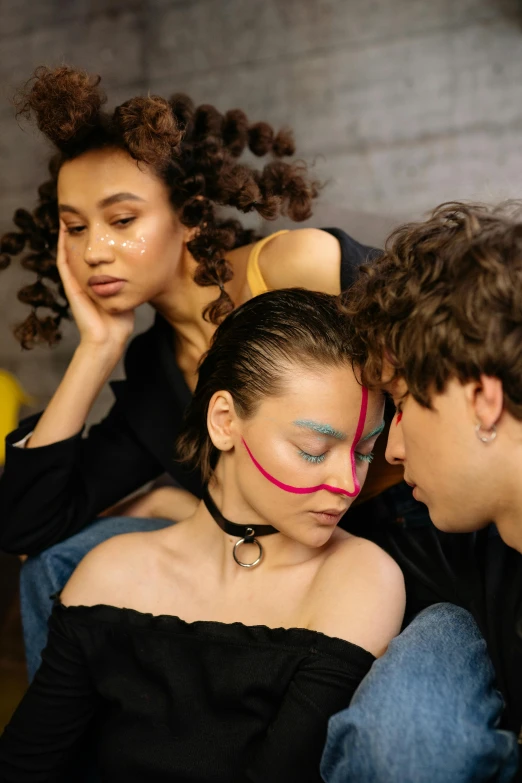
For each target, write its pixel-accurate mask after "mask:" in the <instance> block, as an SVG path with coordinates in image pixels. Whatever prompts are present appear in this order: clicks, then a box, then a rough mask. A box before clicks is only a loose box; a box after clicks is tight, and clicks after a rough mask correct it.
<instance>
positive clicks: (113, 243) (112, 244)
mask: <svg viewBox="0 0 522 783" xmlns="http://www.w3.org/2000/svg"><path fill="white" fill-rule="evenodd" d="M107 244H108V245H110V246H111V247H114V245H115V244H116V243H115V241H114V239H109V241H108V242H107Z"/></svg>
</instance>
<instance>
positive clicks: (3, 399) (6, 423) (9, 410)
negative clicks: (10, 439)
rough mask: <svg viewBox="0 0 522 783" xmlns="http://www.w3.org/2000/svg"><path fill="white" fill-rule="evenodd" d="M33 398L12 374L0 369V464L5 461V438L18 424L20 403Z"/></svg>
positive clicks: (29, 401) (25, 402)
mask: <svg viewBox="0 0 522 783" xmlns="http://www.w3.org/2000/svg"><path fill="white" fill-rule="evenodd" d="M32 403H33V399H32V398H31V397H29V395H28V394H26V393H25V392H24V390H23V389H22V387H21V386H20V384H19V382H18V381H17V380H16V378H15V377H14V375H11V373H9V372H7V371H6V370H0V465H3V464H4V462H5V439H6V436H7V435H9V433H10V432H12V431H13V430H15V429H16V427H17V426H18V414H19V413H20V408H21V406H22V405H31V404H32Z"/></svg>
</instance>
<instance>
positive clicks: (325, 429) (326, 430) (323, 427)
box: [293, 419, 346, 440]
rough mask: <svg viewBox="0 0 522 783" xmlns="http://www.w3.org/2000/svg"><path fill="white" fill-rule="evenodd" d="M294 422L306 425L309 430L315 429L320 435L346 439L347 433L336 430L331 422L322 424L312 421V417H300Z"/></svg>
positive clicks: (300, 425)
mask: <svg viewBox="0 0 522 783" xmlns="http://www.w3.org/2000/svg"><path fill="white" fill-rule="evenodd" d="M293 423H294V424H295V425H296V426H297V427H304V428H305V429H307V430H313V431H314V432H318V433H319V434H320V435H330V436H331V437H332V438H337V440H346V435H345V434H344V432H340V431H339V430H336V429H335V428H334V427H331V426H330V425H329V424H321V423H320V422H318V421H312V420H311V419H299V420H298V421H294V422H293Z"/></svg>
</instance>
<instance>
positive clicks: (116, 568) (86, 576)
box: [61, 532, 161, 608]
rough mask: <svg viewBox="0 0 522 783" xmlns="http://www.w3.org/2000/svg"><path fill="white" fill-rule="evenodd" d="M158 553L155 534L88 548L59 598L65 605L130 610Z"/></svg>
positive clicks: (120, 538) (121, 538)
mask: <svg viewBox="0 0 522 783" xmlns="http://www.w3.org/2000/svg"><path fill="white" fill-rule="evenodd" d="M160 552H161V548H160V546H159V541H158V538H157V536H156V534H155V533H153V532H151V533H125V534H124V535H120V536H114V537H113V538H110V539H108V540H107V541H104V542H103V543H102V544H99V545H98V546H96V547H95V548H94V549H92V550H91V551H90V552H89V553H88V554H87V555H86V556H85V557H84V558H83V560H82V561H81V562H80V564H79V565H78V566H77V567H76V569H75V571H74V573H73V574H72V576H71V578H70V579H69V581H68V582H67V584H66V586H65V587H64V589H63V591H62V595H61V600H62V603H63V604H65V605H66V606H72V605H81V606H95V605H96V604H110V605H111V606H126V607H131V608H132V595H133V592H134V591H136V589H140V586H142V585H143V584H146V575H147V573H149V574H150V573H154V571H153V570H152V571H151V569H154V567H155V565H157V562H158V558H159V555H160Z"/></svg>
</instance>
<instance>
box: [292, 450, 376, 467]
mask: <svg viewBox="0 0 522 783" xmlns="http://www.w3.org/2000/svg"><path fill="white" fill-rule="evenodd" d="M299 456H300V457H302V458H303V459H305V460H306V461H307V462H311V463H312V464H314V465H318V464H319V463H321V462H323V461H324V459H325V457H326V454H318V455H315V454H308V452H306V451H299ZM373 457H374V454H373V451H372V452H370V454H360V453H359V452H358V451H356V452H355V458H356V459H358V460H359V461H360V462H368V463H370V462H372V461H373Z"/></svg>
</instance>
